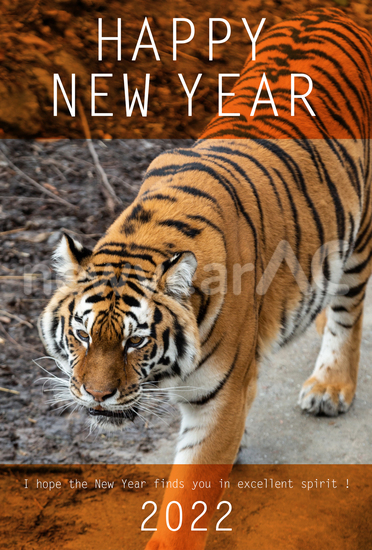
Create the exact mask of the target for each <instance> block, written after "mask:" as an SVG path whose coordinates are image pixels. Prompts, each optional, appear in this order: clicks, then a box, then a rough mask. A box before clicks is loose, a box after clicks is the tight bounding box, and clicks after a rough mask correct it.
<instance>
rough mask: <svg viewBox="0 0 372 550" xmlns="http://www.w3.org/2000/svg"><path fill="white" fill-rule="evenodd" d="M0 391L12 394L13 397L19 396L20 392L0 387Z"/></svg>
mask: <svg viewBox="0 0 372 550" xmlns="http://www.w3.org/2000/svg"><path fill="white" fill-rule="evenodd" d="M0 391H4V392H6V393H13V394H14V395H19V394H20V392H19V391H17V390H8V388H2V387H0Z"/></svg>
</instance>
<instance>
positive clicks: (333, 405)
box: [298, 376, 355, 416]
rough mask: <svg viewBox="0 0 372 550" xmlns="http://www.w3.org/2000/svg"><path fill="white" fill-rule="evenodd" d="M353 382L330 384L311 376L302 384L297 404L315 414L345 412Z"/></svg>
mask: <svg viewBox="0 0 372 550" xmlns="http://www.w3.org/2000/svg"><path fill="white" fill-rule="evenodd" d="M354 394H355V386H354V385H353V384H351V383H350V384H335V383H333V384H331V383H327V382H324V381H320V380H318V379H317V378H316V377H315V376H311V377H310V378H309V379H308V380H306V382H305V383H304V384H303V386H302V389H301V392H300V396H299V399H298V404H299V405H300V407H301V409H302V410H303V411H306V412H308V413H311V414H314V415H317V414H325V415H326V416H337V415H338V414H339V413H345V412H347V411H348V410H349V407H350V405H351V403H352V401H353V398H354Z"/></svg>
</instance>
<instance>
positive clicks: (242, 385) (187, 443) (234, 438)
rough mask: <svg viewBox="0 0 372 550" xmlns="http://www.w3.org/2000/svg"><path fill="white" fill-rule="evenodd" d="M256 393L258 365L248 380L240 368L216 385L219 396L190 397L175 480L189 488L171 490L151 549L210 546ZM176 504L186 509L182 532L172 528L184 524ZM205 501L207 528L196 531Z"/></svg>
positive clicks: (184, 412)
mask: <svg viewBox="0 0 372 550" xmlns="http://www.w3.org/2000/svg"><path fill="white" fill-rule="evenodd" d="M247 378H248V381H247ZM222 380H224V379H222ZM255 389H256V367H255V365H252V368H251V369H249V374H248V377H247V375H246V376H242V377H241V378H240V380H239V369H238V368H237V371H236V373H234V372H230V375H229V376H228V377H227V374H225V380H224V383H222V381H221V382H220V383H219V384H216V381H215V389H214V391H213V392H212V391H211V392H209V393H208V394H205V395H201V396H200V397H198V398H194V399H190V398H189V402H188V403H184V404H182V405H181V406H180V408H181V412H182V423H181V429H180V436H179V442H178V446H177V454H176V458H175V462H176V463H175V465H174V466H173V468H172V472H171V476H170V481H172V480H178V481H180V480H182V481H183V483H184V488H177V489H167V490H166V492H165V495H164V500H163V503H162V507H161V510H160V516H159V521H158V525H157V532H156V533H155V534H154V536H153V537H152V538H151V540H150V541H149V543H148V544H147V546H146V550H203V549H204V548H205V544H206V540H207V536H208V532H209V530H210V528H212V526H211V525H210V521H211V519H212V516H213V514H214V512H215V510H216V507H217V505H218V503H219V502H220V500H221V497H222V495H223V492H224V489H223V487H224V483H223V481H224V480H227V478H228V476H229V473H230V471H231V469H232V464H233V462H234V460H235V457H236V455H237V453H238V450H239V445H240V441H241V438H242V435H243V433H244V426H245V420H246V416H247V413H248V410H249V407H250V405H251V404H252V402H253V399H254V396H255ZM199 482H203V483H200V484H199ZM209 485H210V486H209ZM173 501H176V502H178V503H179V504H180V505H181V508H182V514H183V522H182V527H181V528H180V529H179V530H178V531H176V532H173V531H171V530H169V525H178V521H179V508H178V507H177V506H174V505H172V506H171V507H168V505H169V503H171V502H173ZM200 502H202V503H205V504H206V507H207V508H206V512H205V514H204V515H203V517H202V518H201V519H200V520H199V521H198V528H203V529H204V530H201V531H194V530H192V523H193V521H194V520H195V518H196V517H197V516H198V515H199V513H200V512H201V510H202V508H201V506H202V505H201V504H200ZM195 503H199V504H197V505H195ZM167 509H168V522H167Z"/></svg>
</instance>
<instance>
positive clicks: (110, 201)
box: [76, 99, 123, 214]
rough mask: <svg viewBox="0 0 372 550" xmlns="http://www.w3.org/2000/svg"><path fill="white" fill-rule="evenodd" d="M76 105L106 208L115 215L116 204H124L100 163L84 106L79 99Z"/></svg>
mask: <svg viewBox="0 0 372 550" xmlns="http://www.w3.org/2000/svg"><path fill="white" fill-rule="evenodd" d="M76 103H77V108H78V111H79V115H80V118H81V124H82V127H83V131H84V135H85V138H86V141H87V144H88V149H89V152H90V154H91V155H92V158H93V161H94V165H95V167H96V170H97V172H98V173H99V175H100V176H101V181H102V191H103V193H104V195H105V197H106V206H107V208H108V210H109V211H110V213H111V214H114V212H115V203H117V204H123V203H122V201H121V200H120V199H119V197H118V196H117V195H116V193H115V191H114V189H113V187H112V186H111V184H110V182H109V180H108V179H107V175H106V172H105V171H104V169H103V168H102V166H101V164H100V162H99V158H98V155H97V152H96V150H95V148H94V145H93V142H92V136H91V133H90V129H89V125H88V121H87V118H86V116H85V113H84V108H83V105H82V103H81V101H80V100H79V99H77V100H76Z"/></svg>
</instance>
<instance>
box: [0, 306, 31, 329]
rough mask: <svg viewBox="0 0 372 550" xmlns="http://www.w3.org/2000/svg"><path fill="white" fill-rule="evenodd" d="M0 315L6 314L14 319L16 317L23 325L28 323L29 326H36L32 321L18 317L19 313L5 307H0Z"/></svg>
mask: <svg viewBox="0 0 372 550" xmlns="http://www.w3.org/2000/svg"><path fill="white" fill-rule="evenodd" d="M0 315H5V316H7V317H11V318H12V319H15V320H16V321H18V322H19V323H21V325H26V326H27V327H29V328H34V327H33V325H31V323H29V322H28V321H26V320H25V319H22V318H21V317H18V315H14V313H9V311H6V310H5V309H0Z"/></svg>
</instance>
